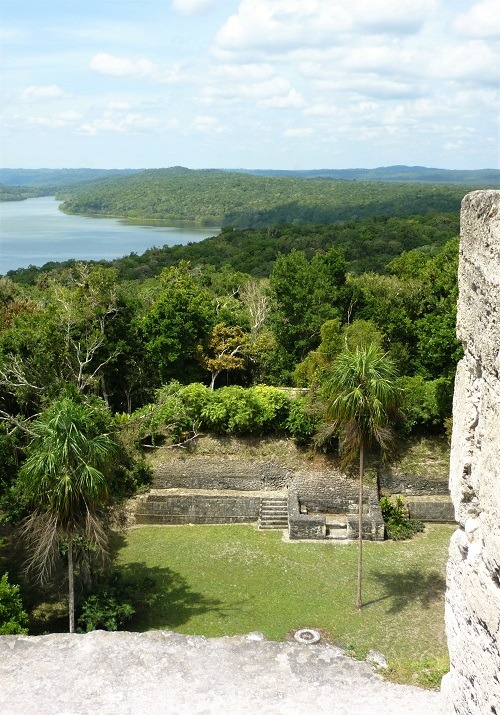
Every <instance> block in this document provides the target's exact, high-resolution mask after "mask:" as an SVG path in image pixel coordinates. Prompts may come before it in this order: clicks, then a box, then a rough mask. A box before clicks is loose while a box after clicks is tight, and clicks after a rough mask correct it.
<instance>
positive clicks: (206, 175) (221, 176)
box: [59, 167, 468, 228]
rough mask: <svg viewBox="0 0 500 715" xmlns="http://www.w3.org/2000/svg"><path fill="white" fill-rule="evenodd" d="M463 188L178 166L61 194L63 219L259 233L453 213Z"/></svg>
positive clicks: (458, 204) (108, 179)
mask: <svg viewBox="0 0 500 715" xmlns="http://www.w3.org/2000/svg"><path fill="white" fill-rule="evenodd" d="M467 191H468V189H467V187H465V186H463V185H461V186H451V185H440V186H437V185H433V184H422V183H420V184H418V183H388V182H373V181H370V182H368V181H363V182H360V181H342V180H330V179H327V180H325V179H321V178H320V179H307V180H305V179H301V178H296V177H288V176H287V177H279V178H276V177H268V176H253V175H251V174H244V173H231V172H226V171H219V170H197V171H192V170H189V169H184V168H182V167H172V168H170V169H158V170H151V171H145V172H143V173H140V174H135V175H132V176H117V177H111V178H106V179H100V180H98V181H95V182H92V183H89V184H86V185H85V186H79V187H75V188H69V189H68V190H65V191H63V192H61V194H60V196H59V198H62V199H64V203H63V206H62V209H63V210H64V211H66V212H68V213H77V214H86V215H97V216H115V217H124V218H129V219H133V220H141V221H142V220H146V219H149V220H165V221H171V222H178V221H190V222H196V223H200V224H203V225H206V226H234V227H236V228H262V227H267V226H271V225H274V224H278V223H292V224H295V225H305V224H312V223H323V224H331V223H335V222H337V221H349V220H353V219H361V218H368V217H370V216H381V215H385V216H411V215H414V214H426V213H429V212H433V211H434V212H455V211H458V209H459V206H460V201H461V199H462V197H463V196H464V194H465V193H467Z"/></svg>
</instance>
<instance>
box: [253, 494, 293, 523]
mask: <svg viewBox="0 0 500 715" xmlns="http://www.w3.org/2000/svg"><path fill="white" fill-rule="evenodd" d="M259 529H288V500H287V498H286V496H281V497H280V496H272V497H271V496H269V497H268V496H266V497H262V498H261V500H260V511H259Z"/></svg>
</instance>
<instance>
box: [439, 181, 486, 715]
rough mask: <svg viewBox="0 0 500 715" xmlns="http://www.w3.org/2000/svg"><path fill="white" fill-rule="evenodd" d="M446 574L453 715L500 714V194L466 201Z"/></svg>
mask: <svg viewBox="0 0 500 715" xmlns="http://www.w3.org/2000/svg"><path fill="white" fill-rule="evenodd" d="M459 290H460V295H459V303H458V321H457V323H458V330H457V332H458V336H459V338H460V339H461V340H462V343H463V346H464V358H463V360H462V361H461V362H460V364H459V366H458V370H457V377H456V382H455V396H454V405H453V435H452V445H451V463H450V490H451V495H452V499H453V503H454V506H455V514H456V518H457V521H458V523H459V529H458V530H457V531H456V532H455V534H454V535H453V537H452V540H451V544H450V556H449V561H448V571H447V594H446V632H447V636H448V647H449V651H450V661H451V668H450V673H449V674H448V675H447V676H446V677H445V679H444V680H443V695H444V697H445V701H446V703H445V708H446V712H449V713H460V715H462V713H463V714H466V715H485V714H486V713H488V714H490V713H491V714H492V715H493V714H495V713H500V379H499V378H500V191H476V192H473V193H471V194H468V195H467V196H466V197H465V198H464V200H463V202H462V216H461V242H460V263H459Z"/></svg>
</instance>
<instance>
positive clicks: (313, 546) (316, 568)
mask: <svg viewBox="0 0 500 715" xmlns="http://www.w3.org/2000/svg"><path fill="white" fill-rule="evenodd" d="M453 530H454V527H453V526H444V525H431V526H426V529H425V532H424V533H422V534H417V535H416V536H415V537H414V538H413V539H412V540H411V541H404V542H393V541H386V542H383V543H365V544H364V549H363V554H364V588H363V600H364V604H365V605H364V607H363V609H362V611H361V612H357V611H356V610H355V608H354V604H355V599H356V571H357V546H356V544H333V543H331V542H326V543H325V542H318V543H311V542H285V541H283V539H282V532H281V531H258V530H257V529H256V528H255V526H249V525H240V526H225V525H224V526H179V527H177V526H167V527H158V526H152V527H147V526H145V527H138V528H134V529H131V530H129V531H127V532H126V533H125V534H124V535H121V536H120V537H118V539H117V544H116V548H117V561H118V566H119V568H120V570H122V571H123V572H124V574H127V575H128V576H130V577H136V578H143V577H147V578H149V579H151V580H153V581H154V584H155V586H154V590H155V591H156V592H157V594H158V596H157V598H156V599H155V601H154V603H152V604H150V605H146V604H144V606H143V607H142V608H140V609H138V611H137V614H136V618H135V621H134V622H133V623H132V625H131V628H132V629H135V630H148V629H154V628H162V629H170V630H175V631H177V632H179V633H185V634H198V635H204V636H211V637H213V636H224V635H227V636H231V635H237V634H244V633H248V632H250V631H256V630H258V631H262V632H263V633H264V635H265V636H266V638H268V639H270V640H283V639H285V638H286V637H287V634H289V633H290V631H293V630H294V629H296V628H300V627H306V626H307V627H311V628H318V629H321V630H322V631H324V632H326V633H327V634H328V636H329V638H330V640H331V641H332V642H337V643H340V644H342V645H344V646H346V647H347V648H349V649H350V650H351V652H352V654H353V655H354V656H355V657H361V658H362V657H364V656H365V655H366V652H367V651H368V650H369V649H371V648H374V649H376V650H379V651H381V652H382V653H383V654H384V655H385V656H386V658H387V659H388V661H389V666H390V673H389V676H390V677H391V678H393V679H395V680H398V681H401V682H414V683H417V684H421V685H428V686H434V685H437V684H438V682H439V678H440V676H441V675H442V673H443V672H446V670H447V667H448V661H447V649H446V638H445V632H444V590H445V564H446V559H447V552H448V543H449V539H450V536H451V533H452V531H453Z"/></svg>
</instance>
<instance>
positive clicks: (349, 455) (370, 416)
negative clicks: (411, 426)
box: [325, 343, 400, 609]
mask: <svg viewBox="0 0 500 715" xmlns="http://www.w3.org/2000/svg"><path fill="white" fill-rule="evenodd" d="M395 378H396V369H395V366H394V363H393V362H392V360H391V359H390V358H389V357H388V356H387V354H385V353H384V352H383V351H382V349H381V348H380V347H379V346H378V345H376V344H374V343H371V344H369V345H367V346H363V347H358V348H356V349H355V350H346V351H345V352H342V353H340V354H339V355H338V356H337V358H336V359H335V360H334V362H333V365H332V371H331V373H330V378H329V381H328V385H327V405H326V412H325V416H326V418H327V420H329V421H331V423H332V428H333V432H334V433H335V434H337V435H338V437H339V446H340V453H341V458H342V459H341V463H342V464H343V465H344V466H346V465H347V464H351V463H352V462H354V461H355V460H356V458H359V499H358V532H359V533H358V584H357V599H356V608H358V609H360V608H361V606H362V593H361V583H362V570H363V480H364V473H365V455H366V449H367V447H369V446H370V445H371V444H373V443H376V444H378V446H379V447H380V448H381V449H382V451H386V450H387V449H388V447H389V444H390V438H391V429H390V419H391V415H392V414H393V413H394V412H395V410H396V408H397V405H398V402H399V397H400V388H399V387H398V386H397V384H396V381H395Z"/></svg>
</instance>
